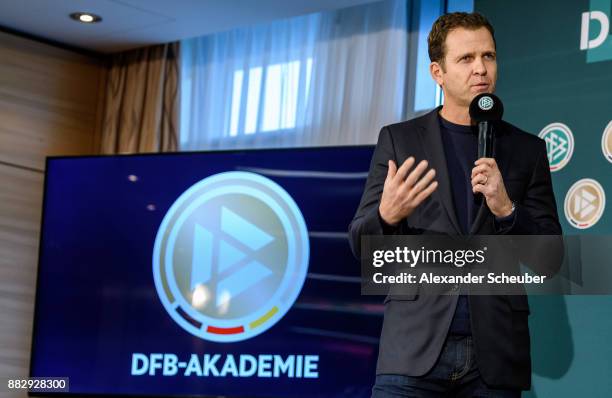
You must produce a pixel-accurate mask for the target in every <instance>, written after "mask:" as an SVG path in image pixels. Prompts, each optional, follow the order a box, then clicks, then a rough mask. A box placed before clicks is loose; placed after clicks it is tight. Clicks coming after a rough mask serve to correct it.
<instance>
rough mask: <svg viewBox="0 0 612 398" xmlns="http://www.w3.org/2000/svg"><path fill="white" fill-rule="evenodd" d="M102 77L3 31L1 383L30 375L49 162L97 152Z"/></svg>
mask: <svg viewBox="0 0 612 398" xmlns="http://www.w3.org/2000/svg"><path fill="white" fill-rule="evenodd" d="M103 77H104V73H103V68H102V67H101V62H100V60H99V59H96V58H93V57H91V56H85V55H81V54H77V53H75V52H71V51H67V50H64V49H60V48H57V47H53V46H50V45H47V44H42V43H39V42H35V41H32V40H28V39H24V38H21V37H17V36H14V35H10V34H8V33H3V32H0V379H1V378H4V377H24V376H27V375H28V368H29V356H30V341H31V332H32V319H33V310H34V293H35V283H36V269H37V260H38V235H39V229H40V219H41V209H42V192H43V180H44V167H45V157H46V156H48V155H80V154H92V153H95V152H96V151H97V142H98V139H97V136H98V130H99V128H98V126H99V122H98V121H99V117H100V106H99V104H101V103H102V101H100V98H99V97H100V95H99V93H102V92H103V91H102V88H103V83H102V82H103ZM0 391H4V389H0ZM4 394H7V393H5V392H2V396H7V397H8V396H25V393H14V394H12V395H4Z"/></svg>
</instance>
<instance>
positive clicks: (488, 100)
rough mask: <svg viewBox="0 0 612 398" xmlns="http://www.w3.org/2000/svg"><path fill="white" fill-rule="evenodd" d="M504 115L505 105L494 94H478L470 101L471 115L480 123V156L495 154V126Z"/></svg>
mask: <svg viewBox="0 0 612 398" xmlns="http://www.w3.org/2000/svg"><path fill="white" fill-rule="evenodd" d="M503 115H504V105H503V104H502V102H501V100H500V99H499V98H498V97H497V96H495V95H493V94H488V93H483V94H478V95H477V96H476V97H475V98H474V99H473V100H472V102H471V103H470V117H471V118H472V120H473V121H475V122H476V123H478V158H490V157H492V156H493V143H494V129H493V127H494V124H495V122H497V121H499V120H501V118H502V116H503Z"/></svg>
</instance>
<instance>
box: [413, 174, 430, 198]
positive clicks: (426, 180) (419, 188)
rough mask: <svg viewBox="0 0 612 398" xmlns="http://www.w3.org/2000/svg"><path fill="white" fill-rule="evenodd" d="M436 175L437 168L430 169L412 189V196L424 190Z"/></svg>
mask: <svg viewBox="0 0 612 398" xmlns="http://www.w3.org/2000/svg"><path fill="white" fill-rule="evenodd" d="M435 176H436V170H434V169H430V170H429V171H428V172H427V173H426V174H425V175H424V176H423V177H422V178H421V179H420V180H419V181H418V182H417V183H416V184H414V186H413V187H412V188H411V189H410V196H412V197H416V196H417V195H418V194H419V193H420V192H421V191H422V190H424V189H425V188H426V187H427V186H429V183H430V182H431V181H432V180H433V179H434V177H435Z"/></svg>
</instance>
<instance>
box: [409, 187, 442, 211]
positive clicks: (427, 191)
mask: <svg viewBox="0 0 612 398" xmlns="http://www.w3.org/2000/svg"><path fill="white" fill-rule="evenodd" d="M436 188H438V181H434V182H432V183H431V184H429V186H428V187H427V188H425V189H424V190H422V191H421V192H419V194H418V195H417V196H416V198H415V199H414V206H415V207H417V206H418V205H420V204H421V203H422V202H423V201H424V200H425V199H427V198H428V197H429V195H431V194H432V193H433V191H435V190H436Z"/></svg>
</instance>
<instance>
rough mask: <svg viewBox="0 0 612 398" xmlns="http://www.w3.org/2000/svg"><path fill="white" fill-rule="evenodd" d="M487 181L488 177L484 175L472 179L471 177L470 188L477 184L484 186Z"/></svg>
mask: <svg viewBox="0 0 612 398" xmlns="http://www.w3.org/2000/svg"><path fill="white" fill-rule="evenodd" d="M488 180H489V177H487V176H486V175H484V174H478V175H475V176H474V177H472V186H474V185H478V184H485V183H486V182H487V181H488Z"/></svg>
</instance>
